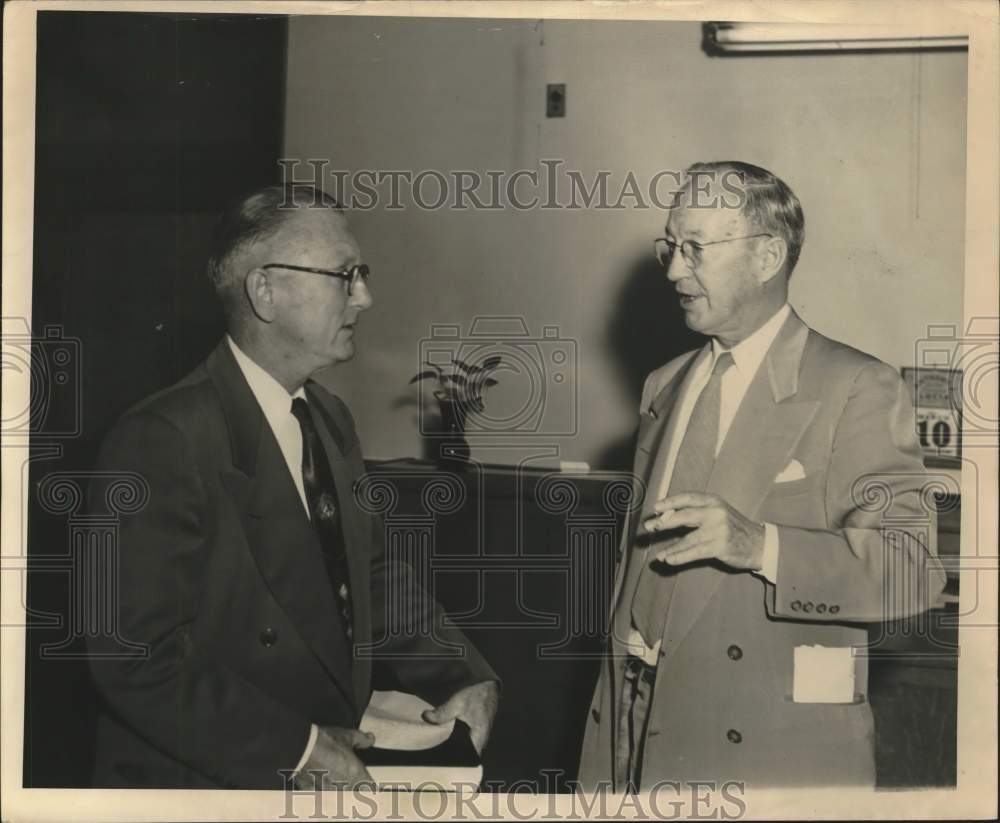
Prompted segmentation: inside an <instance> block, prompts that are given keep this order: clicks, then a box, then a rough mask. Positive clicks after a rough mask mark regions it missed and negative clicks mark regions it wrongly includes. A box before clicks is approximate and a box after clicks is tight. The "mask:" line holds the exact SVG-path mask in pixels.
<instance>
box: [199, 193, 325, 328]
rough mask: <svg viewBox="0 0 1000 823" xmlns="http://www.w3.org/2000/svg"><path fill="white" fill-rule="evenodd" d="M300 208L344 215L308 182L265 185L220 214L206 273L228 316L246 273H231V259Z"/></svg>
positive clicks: (271, 232) (213, 235)
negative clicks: (332, 211)
mask: <svg viewBox="0 0 1000 823" xmlns="http://www.w3.org/2000/svg"><path fill="white" fill-rule="evenodd" d="M303 208H319V209H333V210H334V211H336V212H338V213H340V214H343V209H342V208H341V207H340V204H339V203H338V202H337V201H336V200H335V199H334V198H333V197H331V196H330V195H328V194H326V193H325V192H323V191H322V190H320V189H317V188H316V187H315V186H313V185H312V184H311V183H286V184H285V185H281V186H267V187H266V188H263V189H258V190H257V191H254V192H252V193H251V194H247V195H244V196H242V197H240V198H238V199H236V200H234V201H233V202H232V203H231V204H230V205H229V206H228V207H227V208H226V209H225V211H223V212H222V214H221V215H220V217H219V220H218V222H217V223H216V224H215V230H214V232H213V233H212V248H211V253H210V254H209V257H208V267H207V271H208V279H209V280H210V281H211V283H212V285H213V286H214V287H215V291H216V293H217V294H218V295H219V298H220V299H221V300H222V304H223V307H224V308H225V310H226V313H227V314H228V313H229V312H230V310H231V309H232V308H233V307H234V305H235V304H236V303H237V302H238V299H239V295H240V294H241V293H242V290H243V275H244V274H245V272H238V271H232V270H231V269H232V266H231V265H230V264H231V263H232V262H233V258H235V257H236V256H237V255H238V254H239V253H240V252H241V251H242V250H243V249H245V248H246V247H247V246H249V245H250V244H251V243H255V242H257V241H258V240H263V239H265V238H267V237H270V236H271V235H273V234H274V233H275V232H277V231H278V230H279V229H280V228H281V227H282V225H284V223H285V221H286V220H288V218H289V217H291V216H292V215H293V214H294V213H295V212H296V210H298V209H303Z"/></svg>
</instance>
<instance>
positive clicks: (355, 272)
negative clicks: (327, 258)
mask: <svg viewBox="0 0 1000 823" xmlns="http://www.w3.org/2000/svg"><path fill="white" fill-rule="evenodd" d="M261 268H262V269H291V270H292V271H304V272H308V273H309V274H322V275H325V276H327V277H337V278H339V279H340V280H343V281H345V282H346V283H347V293H348V295H351V294H353V293H354V286H355V285H356V284H357V282H358V281H359V280H360V281H362V282H363V283H364V284H365V285H366V286H367V285H368V275H369V273H370V271H371V270H370V269H369V268H368V264H367V263H358V264H357V265H355V266H351V267H350V268H349V269H347V270H346V271H332V270H331V269H314V268H312V267H311V266H292V265H289V264H288V263H268V264H267V265H264V266H261Z"/></svg>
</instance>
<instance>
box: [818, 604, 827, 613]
mask: <svg viewBox="0 0 1000 823" xmlns="http://www.w3.org/2000/svg"><path fill="white" fill-rule="evenodd" d="M825 611H826V603H817V604H816V614H823V612H825Z"/></svg>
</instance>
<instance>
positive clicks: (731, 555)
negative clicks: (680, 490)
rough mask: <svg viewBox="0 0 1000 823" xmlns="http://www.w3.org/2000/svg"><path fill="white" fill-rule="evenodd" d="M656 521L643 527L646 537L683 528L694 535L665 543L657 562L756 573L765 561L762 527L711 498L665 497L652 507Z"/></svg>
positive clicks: (653, 519) (711, 495)
mask: <svg viewBox="0 0 1000 823" xmlns="http://www.w3.org/2000/svg"><path fill="white" fill-rule="evenodd" d="M653 511H655V512H656V513H657V515H658V517H655V518H650V519H649V520H647V521H646V522H645V523H644V524H643V528H644V529H645V530H646V531H647V532H649V533H655V532H659V531H664V530H666V529H676V528H679V527H682V526H686V527H688V528H690V529H693V530H694V531H691V532H688V533H687V534H685V535H684V536H683V537H678V538H675V539H672V540H668V541H667V543H666V546H665V547H664V548H663V549H662V550H661V551H660V552H658V553H657V555H656V557H657V559H658V560H662V561H663V562H665V563H669V564H670V565H671V566H680V565H682V564H684V563H692V562H694V561H696V560H710V559H715V560H718V561H720V562H722V563H725V564H726V565H727V566H730V567H732V568H734V569H750V570H753V571H758V570H759V569H760V568H761V565H762V563H763V557H764V527H763V526H762V525H761V524H760V523H754V522H753V521H752V520H748V519H747V518H746V517H744V516H743V515H742V514H740V513H739V512H738V511H736V509H734V508H733V507H732V506H730V505H729V504H728V503H727V502H726V501H725V500H723V499H722V498H720V497H717V496H716V495H714V494H696V493H694V492H689V493H685V494H675V495H673V496H672V497H664V498H663V499H662V500H660V501H659V502H657V503H656V505H655V506H653Z"/></svg>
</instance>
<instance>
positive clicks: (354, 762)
mask: <svg viewBox="0 0 1000 823" xmlns="http://www.w3.org/2000/svg"><path fill="white" fill-rule="evenodd" d="M374 742H375V736H374V735H371V734H369V733H368V732H362V731H358V730H357V729H343V728H340V727H338V726H320V727H319V733H318V735H317V737H316V745H315V746H313V750H312V753H311V754H310V755H309V759H308V760H307V761H306V762H305V765H304V766H303V767H302V770H301V771H300V772H299V773H298V774H296V775H295V785H296V787H298V788H306V789H312V788H313V777H312V775H310V772H311V771H316V772H318V773H320V774H317V775H316V777H318V778H319V779H320V781H321V788H324V789H344V788H350V787H353V786H357V785H358V784H359V783H366V782H367V783H371V784H372V785H375V781H374V780H373V779H372V776H371V775H370V774H369V773H368V769H366V768H365V766H364V763H362V762H361V761H360V760H358V756H357V755H356V754H355V753H354V750H355V749H367V748H368V747H369V746H371V745H372V744H373V743H374Z"/></svg>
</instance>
